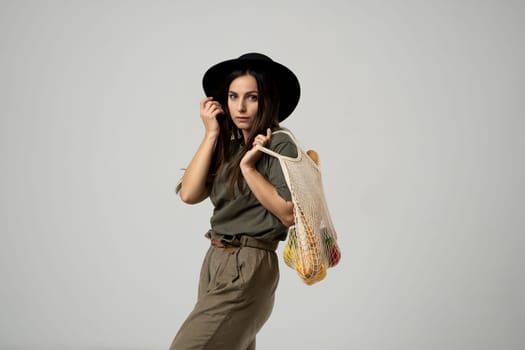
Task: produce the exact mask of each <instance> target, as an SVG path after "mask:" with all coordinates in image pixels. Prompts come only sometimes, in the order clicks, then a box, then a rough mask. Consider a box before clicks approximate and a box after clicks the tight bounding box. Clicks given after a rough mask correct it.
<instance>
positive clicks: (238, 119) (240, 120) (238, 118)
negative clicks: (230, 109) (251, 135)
mask: <svg viewBox="0 0 525 350" xmlns="http://www.w3.org/2000/svg"><path fill="white" fill-rule="evenodd" d="M235 120H237V121H238V122H240V123H246V122H249V121H250V117H244V116H237V117H235Z"/></svg>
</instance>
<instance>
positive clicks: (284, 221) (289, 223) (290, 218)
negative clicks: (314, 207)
mask: <svg viewBox="0 0 525 350" xmlns="http://www.w3.org/2000/svg"><path fill="white" fill-rule="evenodd" d="M281 222H282V224H283V225H284V226H285V227H286V228H288V227H290V226H292V225H293V224H294V217H293V214H292V215H286V216H285V217H283V218H281Z"/></svg>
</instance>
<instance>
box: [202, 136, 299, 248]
mask: <svg viewBox="0 0 525 350" xmlns="http://www.w3.org/2000/svg"><path fill="white" fill-rule="evenodd" d="M266 147H267V148H269V149H271V150H273V151H275V152H277V153H279V154H282V155H284V156H288V157H294V158H295V157H297V148H296V146H295V144H294V143H293V141H292V140H291V139H290V137H289V136H288V135H287V134H283V133H277V134H274V135H272V137H271V139H270V142H269V144H268V145H267V146H266ZM256 167H257V170H258V171H259V172H260V173H261V174H262V175H263V177H264V178H265V179H266V180H268V182H270V183H271V184H272V185H273V186H274V187H275V188H276V190H277V193H279V195H280V196H281V197H283V198H284V199H285V200H287V201H291V195H290V191H289V189H288V186H287V185H286V180H285V178H284V175H283V172H282V169H281V165H280V164H279V160H278V159H277V158H275V157H272V156H270V155H267V154H266V153H263V154H262V156H261V158H260V159H259V161H258V162H257V166H256ZM231 174H232V172H231V168H230V164H229V163H226V164H225V166H224V167H223V171H222V172H221V173H220V174H218V175H217V176H216V177H215V180H214V182H213V187H212V190H211V193H210V199H211V202H212V203H213V205H214V207H215V208H214V210H213V215H212V217H211V219H210V223H211V227H212V229H213V230H214V231H215V232H217V233H220V234H224V235H236V234H246V235H250V236H254V237H257V238H259V239H262V240H267V241H275V240H285V239H286V235H287V232H288V229H287V228H286V227H285V226H284V225H283V224H282V222H281V221H280V220H279V219H278V218H277V217H276V216H274V215H273V214H272V213H270V212H269V211H268V210H266V209H265V208H264V207H263V206H262V205H261V203H260V202H259V201H258V200H257V198H255V196H254V195H253V193H252V191H251V190H250V188H249V187H248V186H247V185H246V183H244V184H243V185H244V193H240V191H239V189H238V187H237V184H235V186H234V190H235V196H234V198H233V199H232V198H231V197H230V192H229V186H230V176H231Z"/></svg>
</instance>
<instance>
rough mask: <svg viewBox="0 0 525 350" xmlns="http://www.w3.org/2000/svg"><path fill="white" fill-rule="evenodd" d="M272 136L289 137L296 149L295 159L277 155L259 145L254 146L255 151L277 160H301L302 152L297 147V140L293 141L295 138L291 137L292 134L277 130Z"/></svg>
mask: <svg viewBox="0 0 525 350" xmlns="http://www.w3.org/2000/svg"><path fill="white" fill-rule="evenodd" d="M274 134H286V135H288V136H290V139H291V140H292V142H293V143H294V145H295V147H296V148H297V157H296V158H292V157H288V156H283V155H282V154H279V153H277V152H275V151H272V150H271V149H269V148H266V147H264V146H261V145H255V149H257V150H259V151H261V152H264V153H266V154H268V155H270V156H273V157H275V158H277V159H279V160H282V159H289V160H292V161H297V162H298V161H300V160H301V158H302V154H303V151H302V148H301V147H300V146H299V143H298V142H297V140H296V139H295V137H294V136H293V134H292V133H291V132H290V131H288V130H283V129H281V130H277V131H275V132H273V133H272V135H274Z"/></svg>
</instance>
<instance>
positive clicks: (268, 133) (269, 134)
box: [266, 128, 272, 140]
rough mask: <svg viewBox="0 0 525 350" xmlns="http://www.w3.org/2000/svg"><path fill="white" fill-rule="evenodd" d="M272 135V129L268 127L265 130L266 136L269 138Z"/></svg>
mask: <svg viewBox="0 0 525 350" xmlns="http://www.w3.org/2000/svg"><path fill="white" fill-rule="evenodd" d="M271 137H272V129H270V128H268V129H267V130H266V138H267V139H268V140H269V139H270V138H271Z"/></svg>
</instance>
